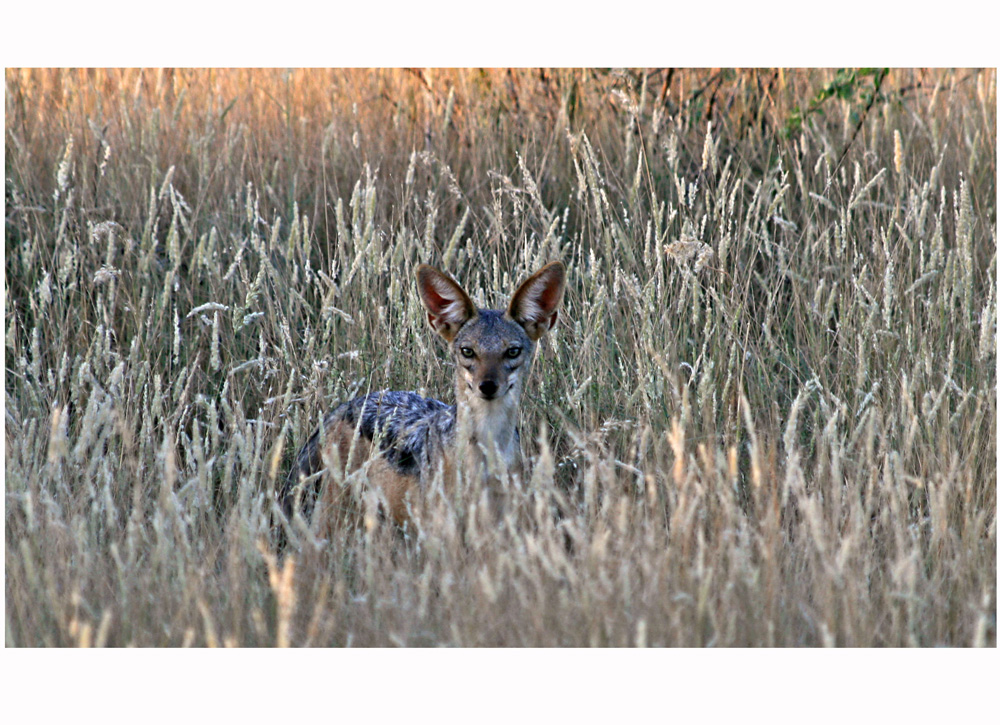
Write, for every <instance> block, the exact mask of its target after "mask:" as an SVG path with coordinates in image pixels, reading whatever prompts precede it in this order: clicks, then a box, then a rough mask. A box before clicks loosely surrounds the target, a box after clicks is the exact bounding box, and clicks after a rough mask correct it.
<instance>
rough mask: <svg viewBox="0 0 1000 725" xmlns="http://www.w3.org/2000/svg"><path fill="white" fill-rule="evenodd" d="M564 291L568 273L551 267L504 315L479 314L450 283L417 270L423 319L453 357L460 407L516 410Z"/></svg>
mask: <svg viewBox="0 0 1000 725" xmlns="http://www.w3.org/2000/svg"><path fill="white" fill-rule="evenodd" d="M565 285H566V268H565V267H563V264H562V262H551V263H550V264H547V265H545V266H544V267H542V268H541V269H540V270H538V271H537V272H535V274H533V275H532V276H531V277H529V278H528V279H526V280H525V281H524V282H523V283H521V286H520V287H518V288H517V291H516V292H515V293H514V296H513V297H511V300H510V305H508V307H507V309H506V311H503V312H501V311H500V310H480V309H477V308H476V306H475V305H474V304H473V303H472V300H471V299H470V298H469V295H467V294H466V293H465V290H463V289H462V288H461V287H460V286H459V284H458V283H457V282H456V281H455V280H453V279H452V278H451V277H449V276H448V275H446V274H444V273H443V272H441V271H439V270H437V269H435V268H434V267H429V266H427V265H426V264H421V265H420V266H419V267H417V286H418V287H419V289H420V298H421V299H422V300H423V303H424V306H425V307H426V308H427V319H428V321H429V322H430V323H431V327H433V328H434V330H435V331H437V333H438V334H439V335H441V337H443V338H444V339H445V340H447V341H448V343H449V344H450V345H451V348H452V352H453V354H454V355H455V363H456V370H457V372H456V387H457V393H458V397H459V400H460V401H466V402H468V403H471V404H473V405H476V406H477V407H478V406H480V405H484V404H485V405H489V406H492V405H493V404H492V403H489V402H485V403H484V401H497V403H498V404H501V405H515V406H516V405H517V402H518V400H520V397H521V391H522V389H523V385H524V379H525V378H526V377H527V374H528V371H529V370H530V369H531V361H532V358H533V357H534V354H535V346H536V343H537V342H538V340H540V339H541V337H542V335H544V334H545V333H546V332H548V331H549V330H550V329H552V327H553V326H554V325H555V324H556V318H557V316H558V309H559V304H560V302H561V301H562V296H563V290H564V288H565Z"/></svg>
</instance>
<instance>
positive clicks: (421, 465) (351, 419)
mask: <svg viewBox="0 0 1000 725" xmlns="http://www.w3.org/2000/svg"><path fill="white" fill-rule="evenodd" d="M359 421H360V425H359ZM336 422H343V423H346V424H347V425H349V426H351V427H355V428H357V430H358V433H359V434H360V435H361V436H364V438H365V439H367V440H369V441H378V446H379V450H380V451H381V452H382V455H383V456H384V457H385V458H386V460H387V461H388V462H389V463H390V464H391V465H392V466H393V468H395V469H396V470H397V471H399V473H401V474H403V475H407V476H419V475H420V472H421V471H422V470H425V469H426V468H427V467H428V466H429V463H430V460H431V456H432V455H433V450H432V449H433V448H435V447H436V446H440V445H441V444H442V443H444V442H446V441H447V440H450V438H451V436H452V434H453V432H454V428H455V406H453V405H447V404H446V403H442V402H441V401H440V400H434V399H433V398H425V397H423V396H421V395H417V394H416V393H412V392H408V391H402V392H401V391H395V390H382V391H379V392H376V393H369V394H368V395H361V396H359V397H357V398H354V399H353V400H349V401H347V402H346V403H342V404H341V405H339V406H337V407H336V408H335V409H334V410H333V411H331V412H330V413H328V414H327V415H326V417H325V418H324V419H323V425H322V426H321V427H320V428H319V429H317V431H316V432H315V433H314V434H313V435H312V437H311V438H310V439H309V441H308V442H307V443H306V444H305V445H304V446H303V447H302V450H301V451H299V454H298V456H297V457H296V459H295V465H294V466H292V470H291V471H290V472H289V475H288V477H287V478H286V479H285V483H284V486H283V487H282V490H281V502H282V508H283V509H284V511H285V514H286V515H291V513H292V505H293V501H294V489H295V486H296V485H297V484H298V483H299V482H300V481H301V480H302V479H304V478H308V477H309V476H312V475H314V474H316V473H319V472H321V471H322V470H323V469H324V468H325V465H324V463H323V460H322V450H321V442H322V432H321V431H322V430H323V429H324V428H329V427H330V426H331V425H333V424H334V423H336ZM318 493H319V481H318V480H317V481H316V482H315V483H314V484H313V485H311V486H310V487H309V490H307V491H303V495H302V499H301V506H302V510H303V513H306V514H307V515H308V513H309V512H310V511H311V509H312V504H313V503H314V502H315V498H316V496H317V495H318Z"/></svg>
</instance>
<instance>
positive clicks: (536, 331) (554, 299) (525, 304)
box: [507, 262, 566, 340]
mask: <svg viewBox="0 0 1000 725" xmlns="http://www.w3.org/2000/svg"><path fill="white" fill-rule="evenodd" d="M565 288H566V268H565V267H564V266H563V263H562V262H550V263H549V264H546V265H545V266H544V267H542V268H541V269H540V270H538V271H537V272H535V273H534V274H533V275H531V276H530V277H528V279H526V280H525V281H524V282H523V283H522V284H521V286H520V287H518V288H517V292H515V293H514V296H513V297H512V298H511V300H510V306H509V307H508V308H507V314H508V315H510V317H511V318H512V319H513V320H514V321H515V322H517V323H518V324H520V325H521V327H523V328H524V331H525V332H527V333H528V337H530V338H531V339H532V340H538V339H539V338H541V336H542V335H544V334H545V333H546V332H548V331H549V330H551V329H552V328H553V327H555V324H556V319H557V318H558V317H559V304H560V303H561V302H562V298H563V290H565Z"/></svg>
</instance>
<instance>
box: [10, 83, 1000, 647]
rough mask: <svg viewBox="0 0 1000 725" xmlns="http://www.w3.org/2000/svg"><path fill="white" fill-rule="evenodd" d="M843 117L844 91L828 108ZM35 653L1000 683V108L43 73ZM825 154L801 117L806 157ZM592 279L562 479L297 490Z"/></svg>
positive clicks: (885, 86)
mask: <svg viewBox="0 0 1000 725" xmlns="http://www.w3.org/2000/svg"><path fill="white" fill-rule="evenodd" d="M824 89H825V91H826V92H825V93H824ZM5 104H6V106H5V107H6V127H5V143H6V149H7V155H6V159H7V165H6V169H5V172H6V183H5V195H6V201H7V206H6V208H7V217H6V220H5V252H6V263H5V289H4V291H5V307H4V309H5V330H6V336H5V340H6V343H5V354H6V377H5V395H6V437H5V442H6V447H5V452H6V453H5V473H6V489H5V494H6V495H5V525H6V526H5V529H6V559H5V566H6V578H5V595H6V621H5V628H6V642H7V644H8V645H18V646H38V645H48V646H54V645H77V644H79V645H84V644H92V645H109V646H120V645H130V644H133V645H164V646H173V645H217V644H218V645H241V646H242V645H274V644H279V645H282V644H290V645H296V646H298V645H314V646H329V645H336V646H340V645H356V646H358V645H406V646H415V645H457V646H481V645H521V646H550V645H566V646H571V645H597V646H603V645H615V646H618V645H651V646H660V645H668V646H675V645H688V646H690V645H696V646H701V645H706V646H708V645H715V646H734V645H766V646H772V645H774V646H786V645H807V646H813V645H838V646H871V645H893V646H895V645H908V646H929V645H957V646H969V645H989V646H995V644H996V452H997V449H996V293H995V290H996V275H995V270H996V73H995V72H994V71H992V70H989V71H902V70H893V71H891V72H889V73H888V75H887V76H885V77H884V78H882V77H881V76H880V75H879V76H871V75H869V76H856V77H854V76H849V75H845V74H834V73H832V72H828V71H809V72H805V71H763V70H759V71H740V72H735V71H668V70H662V71H615V72H605V71H574V70H559V71H537V70H536V71H527V70H521V71H498V70H493V71H437V70H436V71H429V70H412V71H411V70H375V71H325V72H317V71H309V72H304V71H303V72H285V71H131V70H129V71H52V70H42V71H39V70H34V71H25V70H16V69H8V70H7V72H6V74H5ZM797 119H801V125H800V126H798V125H797V124H798V121H797ZM554 258H559V259H562V260H563V261H564V262H565V263H566V264H567V267H568V269H569V287H568V292H567V299H566V303H565V308H564V310H563V312H562V314H561V316H560V322H561V326H560V327H559V328H558V330H557V331H556V332H555V334H554V335H553V336H552V337H551V339H550V340H549V341H548V342H547V344H546V345H545V346H544V349H543V351H542V352H541V354H540V359H539V360H538V361H537V362H536V367H535V371H534V373H533V376H532V383H531V386H530V388H529V393H528V395H527V396H526V402H525V405H524V414H523V421H522V431H523V432H524V433H527V435H525V436H524V438H525V439H526V448H527V450H528V452H529V453H530V454H531V458H532V463H533V465H532V467H531V472H530V474H529V481H528V482H527V483H526V485H524V486H523V487H522V488H520V489H517V490H512V491H510V492H508V493H509V500H508V504H507V506H506V508H505V512H506V516H505V518H504V520H503V522H502V523H501V524H500V525H494V524H493V523H492V522H491V521H489V520H487V519H486V517H485V516H484V513H483V507H482V505H481V498H480V493H481V492H479V491H476V490H475V489H472V490H467V491H463V492H461V495H459V496H457V497H454V498H451V499H440V498H438V499H437V500H434V501H432V502H431V503H430V504H429V505H428V507H427V508H426V509H425V510H424V511H423V513H422V515H421V518H420V521H419V532H418V533H415V534H413V535H411V536H409V537H407V538H406V539H405V540H403V539H401V538H400V536H399V535H398V534H397V533H396V532H394V531H393V530H392V529H391V528H390V527H388V526H385V525H375V526H370V527H364V526H362V527H360V528H342V527H341V528H337V527H330V526H328V525H326V522H325V521H324V520H322V519H321V518H317V519H316V520H314V521H313V522H312V523H311V524H310V525H303V524H301V522H299V523H298V524H297V526H293V527H292V530H291V533H292V534H293V536H294V545H293V546H292V547H291V548H290V549H289V551H288V552H287V555H286V556H280V555H279V552H278V551H277V550H276V540H277V538H276V535H275V532H274V531H273V530H272V528H271V520H272V514H273V507H274V501H273V492H274V489H275V485H276V482H277V481H280V479H281V477H282V476H283V475H284V473H285V471H286V470H287V467H288V465H289V462H290V458H291V456H292V454H293V452H294V450H295V449H297V448H298V447H299V446H300V445H301V444H302V443H303V442H304V441H305V440H306V438H307V437H308V435H309V434H310V433H311V432H312V430H313V429H314V428H315V426H316V424H317V422H318V420H319V417H320V416H321V415H322V413H323V412H324V411H326V410H329V409H330V408H331V407H332V406H333V405H334V404H335V403H336V402H338V401H342V400H344V399H346V398H348V397H350V396H353V395H356V394H358V393H361V392H364V391H367V390H370V389H380V388H386V387H391V388H395V389H415V390H419V391H421V392H424V393H426V394H432V395H437V396H438V397H441V398H443V399H446V400H447V399H449V397H450V390H451V385H452V383H451V377H452V371H451V369H450V363H449V362H448V359H447V355H446V352H445V350H444V349H443V346H440V345H438V344H437V343H436V342H435V340H434V339H433V337H432V335H431V334H430V332H429V330H428V329H427V327H426V324H425V321H424V316H423V314H422V312H421V308H420V303H419V301H418V299H417V295H416V294H415V290H414V287H413V282H412V270H413V268H414V266H415V265H416V264H417V263H419V262H429V263H433V264H437V265H441V266H443V267H444V268H445V269H447V270H448V271H449V272H451V273H452V274H453V275H454V276H455V277H456V278H457V279H459V280H461V281H462V283H463V285H464V286H465V287H466V289H468V290H469V291H470V293H472V294H473V296H474V297H475V298H476V300H477V302H479V303H480V304H484V305H494V306H495V305H499V304H502V303H503V302H504V299H503V295H505V294H507V293H509V291H510V290H511V289H512V287H513V285H514V284H515V283H516V281H517V280H518V279H519V278H523V276H524V275H525V274H526V273H527V272H528V271H530V270H532V269H534V268H536V267H537V266H538V265H539V264H540V263H541V262H542V261H545V260H549V259H554Z"/></svg>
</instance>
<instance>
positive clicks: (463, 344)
mask: <svg viewBox="0 0 1000 725" xmlns="http://www.w3.org/2000/svg"><path fill="white" fill-rule="evenodd" d="M416 277H417V288H418V290H419V291H420V299H421V300H422V301H423V303H424V307H426V308H427V320H428V322H430V326H431V328H432V329H433V330H434V331H435V332H437V333H438V334H439V335H440V336H441V337H443V338H444V339H445V340H446V341H447V342H448V343H449V346H450V347H451V351H452V354H453V355H454V358H455V397H456V402H457V405H447V404H446V403H442V402H441V401H439V400H434V399H432V398H424V397H422V396H420V395H418V394H416V393H413V392H397V391H389V390H385V391H381V392H376V393H370V394H368V395H363V396H360V397H357V398H354V399H353V400H350V401H348V402H346V403H343V404H341V405H340V406H338V407H337V408H336V409H334V410H333V411H332V412H331V413H329V414H328V415H327V416H326V417H325V418H324V420H323V422H322V424H321V425H320V427H319V428H318V429H317V431H316V433H314V434H313V436H312V437H311V438H310V439H309V441H308V442H307V443H306V444H305V445H304V446H303V447H302V450H301V451H299V453H298V455H297V456H296V460H295V464H294V466H293V467H292V470H291V472H290V473H289V475H288V478H287V479H286V481H285V485H284V487H283V489H282V491H281V498H282V504H283V508H284V511H285V513H286V515H291V514H292V513H293V510H294V508H295V507H296V506H297V505H301V510H302V511H303V512H305V513H307V514H308V510H309V509H311V507H312V503H313V501H314V500H315V497H316V495H317V491H318V490H319V481H320V480H321V479H322V478H323V477H324V475H325V474H326V473H328V472H329V469H330V468H333V467H335V468H337V469H339V472H340V473H341V474H350V473H352V472H353V471H355V470H357V469H358V468H361V467H366V469H367V480H368V482H369V484H370V485H373V486H375V487H377V488H379V489H381V492H382V494H383V496H384V499H383V500H384V502H385V503H386V505H387V508H388V511H387V512H386V513H387V514H388V515H389V516H390V517H391V518H392V519H393V520H394V521H395V522H396V523H397V524H399V525H402V524H404V523H405V522H406V521H408V520H409V511H410V506H411V504H412V502H413V497H414V495H415V494H418V493H420V492H421V490H425V489H426V488H427V487H428V486H429V485H430V483H431V481H433V480H434V478H435V477H436V476H441V477H442V478H441V480H442V481H443V482H444V484H445V485H446V486H448V485H451V484H453V483H454V481H455V479H456V476H457V475H461V476H465V477H466V480H470V479H469V478H468V477H478V479H479V480H480V481H481V482H482V483H483V484H484V485H486V486H488V487H496V486H499V485H501V482H502V481H503V480H504V478H505V477H507V478H512V477H519V478H523V464H522V462H521V445H520V436H519V434H518V429H517V415H518V405H519V404H520V402H521V393H522V392H523V390H524V382H525V378H526V377H527V374H528V371H529V370H530V368H531V362H532V358H533V357H534V354H535V348H536V345H537V343H538V341H539V340H540V339H541V337H542V336H543V335H544V334H545V333H546V332H547V331H548V330H550V329H552V327H553V326H554V325H555V323H556V319H557V317H558V309H559V305H560V303H561V302H562V297H563V291H564V289H565V280H566V272H565V268H564V267H563V265H562V263H561V262H551V263H550V264H547V265H545V266H544V267H542V268H541V269H540V270H538V271H537V272H536V273H535V274H533V275H532V276H531V277H529V278H528V279H527V280H525V281H524V282H523V283H522V284H521V285H520V286H519V287H518V288H517V291H516V292H514V295H513V297H511V301H510V304H509V305H508V307H507V309H506V310H505V311H500V310H481V309H478V308H477V307H476V306H475V305H474V304H473V302H472V300H471V299H470V298H469V295H468V294H466V293H465V290H463V289H462V288H461V286H459V284H458V283H457V282H455V280H453V279H452V278H451V277H449V276H448V275H446V274H444V273H443V272H441V271H439V270H437V269H435V268H434V267H430V266H428V265H425V264H421V265H419V266H418V267H417V270H416ZM376 446H377V450H375V447H376ZM337 478H338V479H339V480H343V476H342V475H341V476H338V477H337ZM446 490H447V489H446Z"/></svg>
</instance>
